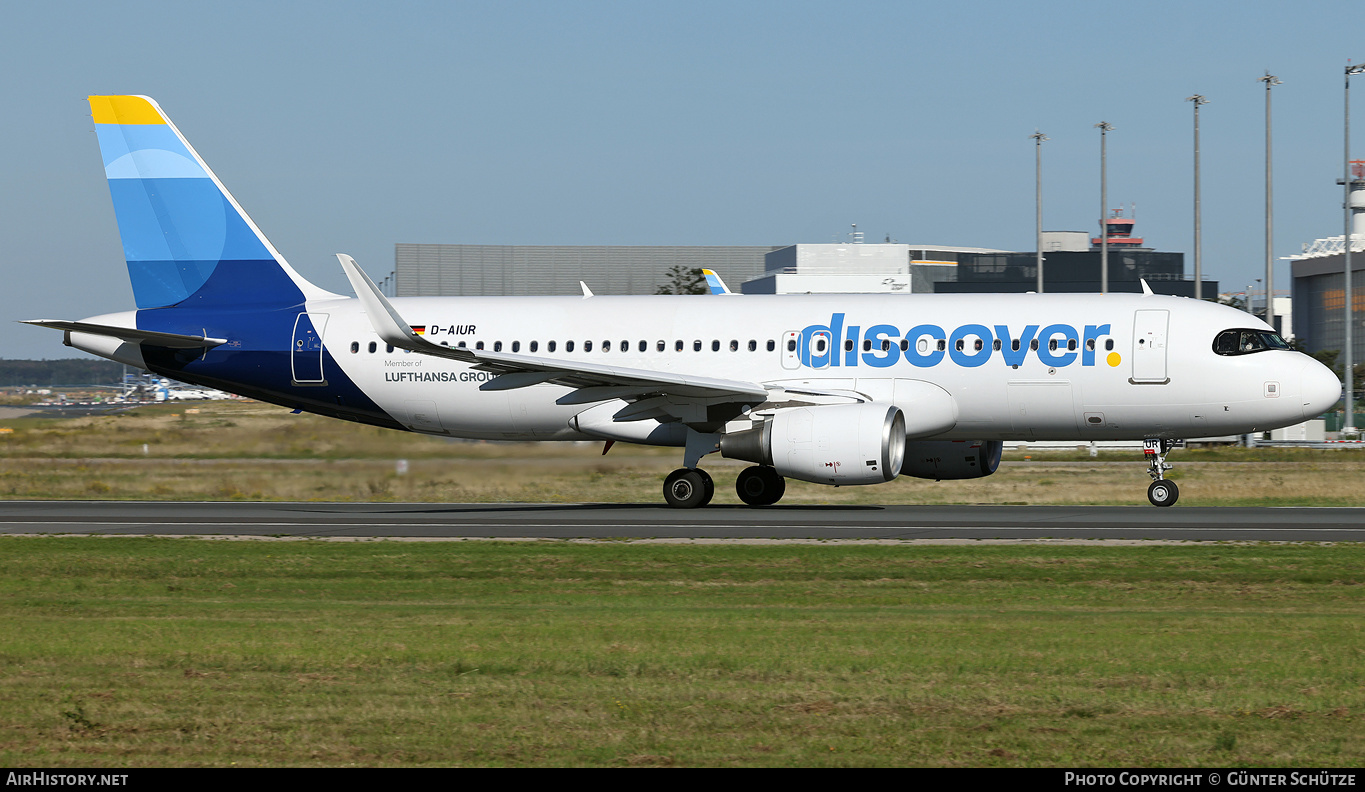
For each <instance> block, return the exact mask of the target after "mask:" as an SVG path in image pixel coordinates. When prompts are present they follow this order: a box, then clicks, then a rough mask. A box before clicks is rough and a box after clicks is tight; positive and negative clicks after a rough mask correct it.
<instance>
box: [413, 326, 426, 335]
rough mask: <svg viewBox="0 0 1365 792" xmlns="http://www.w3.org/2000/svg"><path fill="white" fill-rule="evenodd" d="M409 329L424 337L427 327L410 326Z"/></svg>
mask: <svg viewBox="0 0 1365 792" xmlns="http://www.w3.org/2000/svg"><path fill="white" fill-rule="evenodd" d="M411 327H412V332H414V333H416V334H417V335H426V334H427V326H426V325H411Z"/></svg>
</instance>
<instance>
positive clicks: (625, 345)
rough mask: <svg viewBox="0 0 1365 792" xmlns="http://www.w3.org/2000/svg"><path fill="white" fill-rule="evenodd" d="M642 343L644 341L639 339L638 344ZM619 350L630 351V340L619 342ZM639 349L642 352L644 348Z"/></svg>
mask: <svg viewBox="0 0 1365 792" xmlns="http://www.w3.org/2000/svg"><path fill="white" fill-rule="evenodd" d="M644 343H645V342H643V341H641V342H640V345H641V346H643V345H644ZM621 351H622V352H629V351H630V342H629V341H622V342H621ZM640 351H641V352H643V351H644V350H643V349H642V350H640Z"/></svg>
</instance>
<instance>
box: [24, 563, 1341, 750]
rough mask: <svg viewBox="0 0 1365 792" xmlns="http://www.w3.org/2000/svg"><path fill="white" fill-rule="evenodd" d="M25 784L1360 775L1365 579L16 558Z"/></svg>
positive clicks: (1099, 570)
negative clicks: (47, 771) (52, 780)
mask: <svg viewBox="0 0 1365 792" xmlns="http://www.w3.org/2000/svg"><path fill="white" fill-rule="evenodd" d="M0 552H3V554H4V558H5V560H6V564H5V573H4V575H3V576H0V762H3V763H5V764H8V765H10V766H128V765H131V766H148V765H228V764H231V763H237V764H239V765H348V764H359V765H495V766H503V765H507V766H531V765H562V766H636V765H646V766H649V765H683V766H843V765H856V766H897V765H901V766H903V765H916V766H920V765H923V766H994V765H1000V766H1016V765H1068V766H1108V767H1113V766H1168V767H1170V766H1280V767H1283V766H1295V767H1313V766H1336V767H1345V766H1360V765H1361V764H1362V762H1365V729H1363V728H1362V716H1363V714H1365V671H1362V669H1365V623H1363V622H1362V619H1361V618H1360V617H1361V613H1362V604H1363V602H1362V600H1363V599H1365V587H1363V586H1362V583H1365V573H1362V569H1365V548H1361V547H1357V546H1350V545H1341V546H1316V545H1200V546H1175V547H1173V546H1156V545H1152V546H1140V547H1119V548H1115V547H1077V546H974V547H929V546H920V545H900V546H849V545H838V546H834V545H824V546H820V545H770V546H733V545H732V546H719V547H718V546H672V545H642V544H626V543H608V542H604V543H593V544H574V543H559V542H543V543H495V542H449V543H404V542H383V541H375V542H359V543H336V542H306V541H288V542H225V541H210V540H170V539H151V538H145V539H138V538H41V539H40V538H33V539H24V538H6V539H3V540H0Z"/></svg>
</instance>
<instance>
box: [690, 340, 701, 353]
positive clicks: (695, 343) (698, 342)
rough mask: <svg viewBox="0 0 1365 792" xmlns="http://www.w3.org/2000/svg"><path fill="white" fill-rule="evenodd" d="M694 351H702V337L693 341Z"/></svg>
mask: <svg viewBox="0 0 1365 792" xmlns="http://www.w3.org/2000/svg"><path fill="white" fill-rule="evenodd" d="M692 351H693V352H700V351H701V339H700V338H698V339H697V340H696V341H693V342H692Z"/></svg>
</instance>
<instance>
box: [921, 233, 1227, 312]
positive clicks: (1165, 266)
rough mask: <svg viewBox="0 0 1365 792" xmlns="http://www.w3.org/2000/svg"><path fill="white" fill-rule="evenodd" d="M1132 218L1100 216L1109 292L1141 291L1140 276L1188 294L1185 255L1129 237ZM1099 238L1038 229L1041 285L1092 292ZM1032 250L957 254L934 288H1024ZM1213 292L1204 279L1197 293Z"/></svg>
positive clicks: (1214, 286) (1031, 277)
mask: <svg viewBox="0 0 1365 792" xmlns="http://www.w3.org/2000/svg"><path fill="white" fill-rule="evenodd" d="M1135 222H1136V220H1135V219H1134V218H1132V217H1124V216H1123V215H1122V212H1116V213H1115V214H1114V215H1113V216H1112V217H1109V218H1106V220H1105V223H1106V225H1107V226H1108V230H1109V256H1108V258H1109V291H1111V292H1134V293H1141V292H1142V283H1141V281H1143V280H1145V281H1147V285H1148V286H1150V287H1151V288H1152V291H1154V292H1156V293H1157V294H1172V295H1175V296H1178V297H1193V296H1194V291H1195V289H1194V286H1195V284H1194V280H1193V279H1192V278H1188V277H1186V275H1185V254H1183V253H1164V252H1161V251H1158V250H1153V249H1151V248H1148V247H1144V246H1143V244H1142V242H1143V240H1142V237H1135V236H1133V225H1134V223H1135ZM1101 242H1102V240H1101V239H1100V238H1099V237H1098V236H1094V237H1092V236H1089V235H1087V234H1086V233H1085V232H1083V231H1044V232H1043V290H1044V291H1046V292H1098V291H1100V286H1101V283H1100V267H1101V261H1102V260H1103V258H1104V256H1103V251H1102V249H1101V247H1102V245H1101ZM1037 284H1038V254H1037V251H1033V252H1027V253H1003V252H993V253H975V254H967V255H963V256H960V257H959V259H958V267H957V278H956V280H955V281H954V282H953V283H949V284H944V285H943V286H941V287H940V288H939V289H938V291H940V292H951V293H959V294H960V293H976V294H979V293H983V292H1029V291H1036V290H1037V288H1038V286H1037ZM1201 293H1202V294H1204V295H1207V296H1210V297H1212V296H1214V295H1216V294H1218V282H1217V281H1211V280H1205V281H1204V285H1203V290H1202V292H1201Z"/></svg>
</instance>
